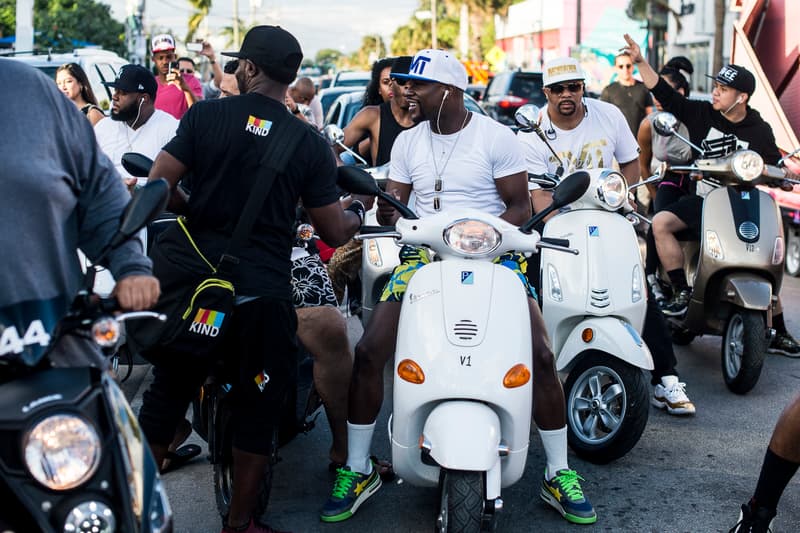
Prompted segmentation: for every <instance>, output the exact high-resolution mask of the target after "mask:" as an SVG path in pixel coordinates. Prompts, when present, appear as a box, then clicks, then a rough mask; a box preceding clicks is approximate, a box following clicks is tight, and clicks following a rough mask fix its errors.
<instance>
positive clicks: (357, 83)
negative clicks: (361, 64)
mask: <svg viewBox="0 0 800 533" xmlns="http://www.w3.org/2000/svg"><path fill="white" fill-rule="evenodd" d="M371 77H372V73H371V72H370V71H368V70H358V71H341V72H337V73H336V76H334V78H333V81H332V82H331V87H345V86H350V87H366V86H367V85H368V84H369V80H370V78H371Z"/></svg>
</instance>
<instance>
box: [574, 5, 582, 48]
mask: <svg viewBox="0 0 800 533" xmlns="http://www.w3.org/2000/svg"><path fill="white" fill-rule="evenodd" d="M581 24H582V21H581V0H577V2H576V4H575V44H578V45H579V44H581Z"/></svg>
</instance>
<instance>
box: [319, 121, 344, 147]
mask: <svg viewBox="0 0 800 533" xmlns="http://www.w3.org/2000/svg"><path fill="white" fill-rule="evenodd" d="M322 134H323V135H324V136H325V138H326V139H328V143H330V144H331V146H333V145H334V144H339V143H340V142H343V141H344V132H343V131H342V128H340V127H339V126H337V125H336V124H328V125H327V126H325V127H324V128H323V129H322Z"/></svg>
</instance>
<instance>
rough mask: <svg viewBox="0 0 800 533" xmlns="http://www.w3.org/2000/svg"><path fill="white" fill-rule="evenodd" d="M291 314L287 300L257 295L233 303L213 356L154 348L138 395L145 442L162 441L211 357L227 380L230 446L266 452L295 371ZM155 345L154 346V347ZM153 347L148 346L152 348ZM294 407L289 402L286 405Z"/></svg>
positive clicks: (199, 382)
mask: <svg viewBox="0 0 800 533" xmlns="http://www.w3.org/2000/svg"><path fill="white" fill-rule="evenodd" d="M296 330H297V316H296V315H295V312H294V307H293V306H292V304H291V302H283V301H277V300H271V299H268V298H258V299H255V300H250V301H248V302H246V303H243V304H241V305H237V306H236V307H235V309H234V311H233V315H232V322H231V325H230V329H229V330H228V332H227V333H226V335H225V338H224V339H223V340H222V342H221V344H220V349H219V350H218V352H217V358H212V357H208V358H193V359H188V358H187V357H185V356H173V357H170V354H165V353H160V354H158V355H159V359H158V360H161V361H169V362H168V363H163V364H159V365H154V366H153V376H154V379H153V382H152V383H151V385H150V388H149V389H148V390H147V391H146V392H145V393H144V395H143V398H142V400H143V402H142V409H141V411H140V412H139V422H140V423H141V425H142V429H143V430H144V433H145V435H146V436H147V439H148V441H149V442H151V443H153V444H160V445H164V446H166V445H168V444H169V443H170V442H172V438H173V436H174V433H175V429H176V428H177V426H178V423H179V422H180V420H182V419H183V417H184V415H185V414H186V409H187V408H188V406H189V403H190V402H191V401H192V399H193V398H195V397H196V396H197V394H198V392H199V390H200V387H202V385H203V383H204V382H205V379H206V377H207V376H208V374H209V372H210V369H211V368H212V365H215V363H216V361H217V360H221V361H223V363H224V370H223V375H222V376H221V377H222V378H223V379H224V380H225V381H226V382H227V383H230V384H231V385H232V389H231V391H232V394H231V400H232V404H231V405H232V409H231V413H232V422H233V428H234V429H233V445H234V446H235V447H236V448H238V449H240V450H243V451H245V452H249V453H255V454H259V455H268V454H269V452H270V451H271V450H270V448H271V438H270V437H271V434H272V430H273V428H275V427H276V426H278V425H279V424H280V419H281V415H282V410H281V409H279V408H278V406H280V405H281V404H282V402H283V401H284V399H285V398H286V395H287V392H288V391H289V390H290V387H294V386H295V378H296V374H297V356H296V350H297V344H296V340H295V338H296V337H295V334H296ZM156 349H157V348H156ZM156 349H154V350H156ZM290 408H291V409H294V406H291V407H290Z"/></svg>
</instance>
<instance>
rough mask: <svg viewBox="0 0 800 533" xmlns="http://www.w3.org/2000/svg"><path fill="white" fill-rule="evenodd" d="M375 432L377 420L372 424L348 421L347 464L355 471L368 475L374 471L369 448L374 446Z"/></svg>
mask: <svg viewBox="0 0 800 533" xmlns="http://www.w3.org/2000/svg"><path fill="white" fill-rule="evenodd" d="M373 433H375V422H373V423H372V424H351V423H350V422H347V466H349V467H350V470H352V471H353V472H360V473H362V474H366V475H370V474H371V473H372V461H370V460H369V449H370V447H371V446H372V434H373Z"/></svg>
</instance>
